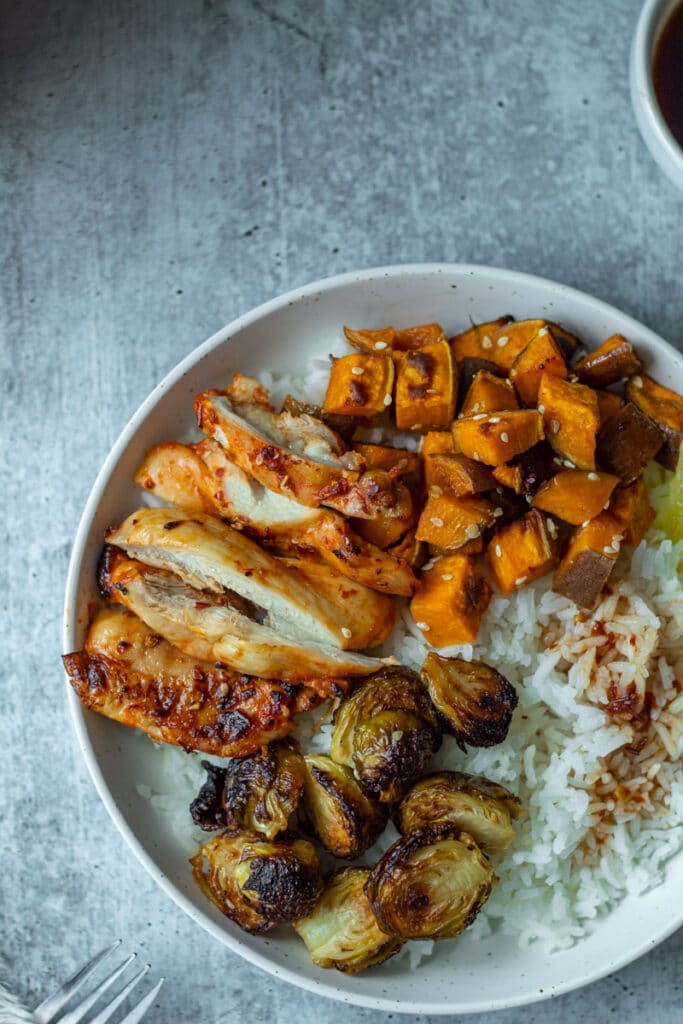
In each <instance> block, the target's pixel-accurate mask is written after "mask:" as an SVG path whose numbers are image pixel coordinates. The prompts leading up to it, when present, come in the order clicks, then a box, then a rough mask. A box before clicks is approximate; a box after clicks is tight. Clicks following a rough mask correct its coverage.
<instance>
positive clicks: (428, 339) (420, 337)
mask: <svg viewBox="0 0 683 1024" xmlns="http://www.w3.org/2000/svg"><path fill="white" fill-rule="evenodd" d="M439 341H446V335H445V334H444V333H443V327H442V326H441V324H417V326H415V327H403V328H401V329H400V330H398V331H396V335H395V337H394V348H395V349H399V350H401V351H404V352H405V351H407V350H408V349H413V348H424V346H425V345H433V344H435V343H436V342H439ZM446 344H448V342H447V341H446Z"/></svg>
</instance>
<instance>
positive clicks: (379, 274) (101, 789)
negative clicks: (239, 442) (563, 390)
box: [62, 263, 681, 1016]
mask: <svg viewBox="0 0 683 1024" xmlns="http://www.w3.org/2000/svg"><path fill="white" fill-rule="evenodd" d="M440 274H443V275H449V274H457V275H461V276H465V275H479V274H484V275H487V276H488V277H490V278H498V279H499V280H500V282H501V283H505V284H508V285H510V284H512V285H517V286H520V287H523V286H525V285H527V286H539V285H540V286H543V287H549V288H552V289H553V290H555V292H556V293H558V294H562V295H563V296H566V297H567V298H568V299H569V300H570V301H585V300H586V299H589V300H590V302H591V304H592V305H593V307H594V309H595V310H596V314H600V313H602V314H606V315H608V316H614V315H615V314H617V315H618V316H619V317H620V318H621V320H622V322H623V323H625V324H626V325H627V327H628V328H629V329H631V328H632V329H633V333H634V334H636V333H637V334H640V335H641V337H642V336H645V337H647V338H648V340H649V341H651V342H653V343H654V345H655V347H658V348H659V347H663V349H664V350H665V351H666V352H667V354H669V355H670V356H672V357H673V358H674V360H675V361H679V360H680V358H681V355H680V353H679V352H677V350H676V349H674V348H673V346H672V345H671V344H670V343H669V342H667V341H666V340H665V339H664V338H662V337H661V336H659V335H658V334H656V333H655V332H654V331H652V330H651V329H650V328H648V327H646V326H645V325H644V324H642V323H641V322H640V321H638V320H636V319H635V318H634V317H632V316H630V315H629V314H627V313H623V312H622V311H621V310H619V309H618V308H617V307H616V306H612V305H611V304H610V303H608V302H605V301H603V300H602V299H597V298H595V297H594V296H592V295H590V294H589V293H587V292H583V291H581V290H580V289H578V288H573V287H570V286H569V285H565V284H562V283H560V282H557V281H553V280H552V279H550V278H544V277H540V276H538V275H535V274H528V273H523V272H521V271H512V270H507V269H505V268H501V267H493V266H488V265H485V264H473V263H411V264H391V265H387V266H378V267H369V268H366V269H363V270H357V271H348V272H345V273H341V274H336V275H333V276H332V277H327V278H321V279H318V280H315V281H312V282H310V283H309V284H306V285H303V286H299V287H296V288H293V289H291V290H289V291H287V292H285V293H283V294H282V295H279V296H276V297H275V298H273V299H269V300H268V301H266V302H263V303H261V304H260V305H258V306H256V307H255V308H253V309H251V310H249V311H248V312H247V313H244V314H242V315H241V316H238V317H237V318H236V319H234V320H232V321H231V322H230V323H228V324H227V325H225V326H224V327H222V328H220V329H219V330H218V331H216V332H215V333H214V334H212V335H211V336H210V337H209V338H207V339H206V341H204V342H202V343H201V344H200V345H198V346H197V347H196V348H194V349H193V350H192V351H190V352H189V353H188V355H186V356H185V357H184V358H183V359H181V360H180V362H178V363H177V364H176V365H175V366H174V367H173V368H172V369H171V370H170V371H169V372H168V373H167V374H166V375H165V376H164V377H163V379H162V380H161V381H160V382H159V384H157V385H156V387H155V388H154V389H153V390H152V391H151V392H150V394H149V395H148V396H147V398H146V399H145V400H144V401H143V402H142V403H141V404H140V405H139V406H138V408H137V409H136V411H135V412H134V413H133V415H132V416H131V417H130V419H129V420H128V422H127V423H126V424H125V426H124V427H123V429H122V430H121V432H120V434H119V436H118V438H117V439H116V441H115V442H114V444H113V445H112V447H111V449H110V451H109V454H108V455H107V457H106V459H105V461H104V463H103V465H102V467H101V469H100V471H99V473H98V474H97V476H96V478H95V482H94V483H93V485H92V488H91V490H90V493H89V495H88V498H87V500H86V504H85V507H84V509H83V512H82V514H81V517H80V520H79V524H78V527H77V530H76V535H75V538H74V543H73V547H72V551H71V557H70V560H69V568H68V572H67V581H66V587H65V601H64V618H63V629H62V648H63V650H62V653H64V654H67V653H70V652H71V651H73V650H74V644H75V630H76V616H75V609H76V603H77V584H78V579H79V576H80V571H81V562H82V560H83V556H84V553H85V549H86V545H87V541H88V535H89V532H90V527H91V523H92V520H93V518H94V515H95V512H96V510H97V508H98V505H99V502H100V500H101V498H102V494H103V491H104V489H105V486H106V485H107V483H108V481H109V479H110V476H111V472H112V469H113V468H114V467H115V466H116V464H117V462H118V461H119V458H120V456H121V454H122V452H123V451H124V450H125V448H126V447H127V445H128V444H129V442H130V441H131V440H132V438H133V437H134V435H135V433H136V432H137V430H138V428H139V426H140V424H141V423H142V421H143V420H144V419H145V418H146V416H147V414H148V413H149V412H150V411H151V410H152V409H153V408H154V406H155V405H156V404H157V402H158V401H159V400H160V399H161V397H162V396H163V395H164V394H165V392H166V391H167V390H169V388H171V387H172V386H173V385H174V384H175V383H176V382H177V381H178V380H180V379H181V378H182V377H183V375H184V374H185V373H186V372H187V371H188V370H189V369H190V368H192V367H193V366H194V365H195V364H196V363H197V362H199V361H200V360H201V359H202V358H203V357H204V356H205V355H206V354H207V353H208V352H210V351H212V350H213V349H214V348H216V347H217V346H219V345H222V344H224V343H226V342H229V340H230V339H231V337H232V336H234V335H235V334H237V333H238V332H239V331H241V330H243V329H244V328H245V327H247V326H249V325H250V324H252V323H254V322H255V321H257V320H259V319H261V318H262V317H264V316H266V315H268V314H271V313H273V312H275V311H277V310H279V309H281V308H283V307H285V306H287V305H291V304H293V303H295V302H299V301H302V300H306V299H310V298H311V297H313V296H315V295H321V294H323V293H325V292H328V291H332V290H334V289H335V288H338V287H340V286H344V285H347V284H352V283H362V282H367V281H372V280H374V279H377V278H386V277H400V276H402V275H406V276H407V275H421V276H424V277H429V276H431V275H440ZM64 679H65V686H66V691H67V700H68V704H69V710H70V714H71V720H72V723H73V726H74V730H75V732H76V738H77V742H78V746H79V748H80V751H81V754H82V756H83V758H84V761H85V764H86V766H87V768H88V771H89V774H90V777H91V779H92V781H93V783H94V785H95V788H96V790H97V792H98V795H99V797H100V799H101V800H102V803H103V804H104V806H105V808H106V810H107V812H108V814H109V816H110V817H111V819H112V821H113V822H114V824H115V826H116V828H117V829H118V831H119V833H120V834H121V836H122V837H123V839H124V841H125V842H126V844H127V845H128V847H129V849H130V850H131V851H132V852H133V854H134V855H135V856H136V858H137V859H138V861H139V863H140V864H142V866H143V867H144V868H145V869H146V871H147V872H148V874H149V875H150V876H151V877H152V878H153V879H154V880H155V881H156V882H157V884H158V885H159V886H160V887H161V888H162V890H163V891H164V892H165V893H166V894H167V895H168V896H170V897H171V899H172V900H173V902H174V903H175V904H176V906H178V907H179V908H180V909H181V910H183V911H184V912H185V913H186V914H187V915H188V916H189V917H190V918H191V919H192V920H193V921H195V922H196V923H197V924H199V925H200V926H201V927H202V928H203V929H204V930H205V931H207V932H209V934H210V935H212V936H213V937H214V938H216V939H218V941H219V942H221V943H222V944H223V945H224V946H227V947H228V948H229V949H230V950H231V951H232V952H234V953H237V954H238V955H239V956H241V957H242V958H243V959H244V960H247V961H248V962H249V963H252V964H253V965H254V966H256V967H259V968H260V969H261V970H263V971H265V972H266V973H267V974H270V975H271V976H272V977H276V978H278V979H280V980H282V981H287V982H289V983H290V984H292V985H294V986H296V987H297V988H301V989H304V990H305V991H309V992H312V993H313V994H314V995H319V996H323V997H325V998H328V999H331V1000H335V1001H338V1002H341V1003H344V1004H347V1005H355V1006H360V1007H364V1008H366V1009H374V1010H381V1011H385V1012H393V1013H412V1014H417V1015H431V1016H447V1015H452V1014H453V1013H454V1009H453V1007H452V1006H448V1005H445V1004H444V1003H443V1002H438V1003H430V1002H425V1001H423V1000H420V1001H419V1002H415V1003H411V1004H409V1005H406V1003H405V1001H400V1000H394V999H391V998H390V997H384V996H370V995H366V994H364V993H362V992H356V993H351V994H350V993H348V992H343V991H341V990H339V989H335V987H334V984H333V983H332V979H330V980H326V979H322V978H321V979H320V980H317V979H311V978H308V977H304V976H302V975H300V974H299V973H298V972H297V971H296V970H294V969H292V968H289V967H286V966H280V965H277V964H274V963H273V962H272V961H271V960H270V959H269V958H268V957H267V956H266V955H264V954H262V953H259V952H258V951H256V950H253V949H251V948H249V947H247V946H245V945H243V944H242V942H241V941H240V939H239V937H234V936H232V935H231V934H229V933H228V932H226V931H225V930H223V929H222V928H221V927H220V926H219V925H218V924H217V923H215V922H214V921H212V920H211V919H210V918H209V917H208V916H207V915H206V914H204V913H202V912H201V911H200V910H199V909H198V908H197V907H195V906H194V904H193V903H192V902H191V901H190V900H189V899H188V898H187V897H186V896H185V895H184V894H183V893H182V892H181V891H180V890H179V889H178V888H177V887H176V886H175V884H174V883H173V882H172V881H171V880H170V879H169V878H168V877H167V876H166V875H165V874H164V873H163V871H162V870H161V869H160V868H159V866H158V865H157V864H156V862H155V861H154V859H153V858H152V856H151V855H150V854H149V853H148V852H147V851H146V850H145V848H144V847H143V845H142V843H141V841H140V840H139V839H138V838H137V836H136V834H135V833H134V832H133V830H132V828H131V827H130V826H129V825H128V823H127V821H126V820H125V818H124V816H123V813H122V811H121V810H120V809H119V807H118V805H117V803H116V802H115V800H114V797H113V795H112V793H111V791H110V790H109V788H108V786H107V783H106V781H105V779H104V775H103V773H102V770H101V768H100V765H99V763H98V760H97V757H96V755H95V750H94V748H93V746H92V745H91V743H90V741H89V737H88V733H87V729H86V710H85V709H84V708H83V706H82V704H81V702H80V701H79V699H78V697H77V696H76V694H75V693H74V691H73V690H72V688H71V687H70V686H69V684H68V677H67V676H66V673H65V675H64ZM679 927H680V922H678V921H674V922H673V923H672V922H671V921H669V922H668V923H667V924H666V925H665V926H664V927H662V929H661V930H660V931H659V932H658V933H657V934H656V936H655V938H654V939H653V937H652V936H651V935H650V936H647V937H644V938H642V939H641V940H640V942H639V943H638V944H637V945H636V947H635V948H632V949H631V950H630V951H629V952H628V953H627V954H624V955H622V956H620V957H616V958H614V959H611V960H610V959H607V960H605V961H602V962H601V963H600V964H599V965H596V966H595V968H594V969H593V970H592V971H590V972H589V973H588V974H584V975H583V976H582V977H581V978H579V979H578V980H577V979H575V978H572V979H569V980H567V981H566V982H559V983H557V984H555V985H554V986H553V988H552V990H550V991H543V990H539V989H535V990H534V991H533V992H532V993H526V994H523V995H522V994H520V995H519V996H513V997H504V998H501V999H498V1000H492V999H491V998H490V997H488V998H482V999H481V1000H480V1001H479V1002H478V1003H475V1004H470V1006H468V1008H467V1009H465V1010H462V1009H461V1010H458V1011H457V1012H458V1013H459V1014H462V1015H469V1014H473V1013H482V1012H491V1011H493V1010H498V1009H511V1008H514V1007H518V1006H527V1005H532V1004H533V1003H538V1002H543V1001H545V1000H548V999H551V998H555V997H556V996H559V995H563V994H565V993H568V992H571V991H574V990H576V989H579V988H583V987H585V986H586V985H589V984H592V983H593V982H595V981H598V980H600V979H601V978H604V977H605V976H607V975H608V974H611V973H613V972H614V971H616V970H619V969H620V968H622V967H625V966H627V965H628V964H630V963H633V962H634V961H635V960H637V959H639V958H640V957H641V956H643V955H644V954H645V953H647V952H649V951H651V950H652V949H653V948H654V947H655V946H657V945H659V944H660V943H661V942H663V941H664V940H666V939H667V938H669V936H670V935H672V934H673V933H674V932H675V931H677V930H678V928H679Z"/></svg>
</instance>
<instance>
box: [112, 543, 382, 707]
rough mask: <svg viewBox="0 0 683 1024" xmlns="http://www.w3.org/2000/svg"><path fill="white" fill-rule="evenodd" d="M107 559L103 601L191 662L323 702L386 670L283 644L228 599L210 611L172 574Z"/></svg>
mask: <svg viewBox="0 0 683 1024" xmlns="http://www.w3.org/2000/svg"><path fill="white" fill-rule="evenodd" d="M110 551H113V552H114V556H113V557H108V558H105V559H104V560H103V563H102V568H101V572H100V586H101V589H102V592H103V593H104V595H105V596H107V597H110V598H111V599H112V600H114V601H118V602H120V603H121V604H123V605H125V607H126V608H128V609H129V610H130V611H132V612H134V613H135V614H136V615H138V616H139V618H141V619H142V620H143V622H145V623H146V624H147V625H148V626H149V627H150V629H152V630H153V631H154V632H155V633H160V634H161V636H163V637H164V638H165V639H166V640H168V641H169V642H170V643H172V644H173V645H174V646H175V647H178V648H180V650H181V651H184V652H185V653H186V654H189V655H191V657H193V658H199V659H201V660H202V661H210V662H214V663H215V662H219V663H221V664H222V665H229V666H231V667H232V668H234V669H236V670H237V671H238V672H246V673H248V674H249V675H255V676H261V677H262V678H271V679H281V680H284V681H286V682H290V683H308V684H309V685H311V686H315V688H316V689H317V690H318V692H320V693H324V692H327V693H328V694H336V693H337V692H338V686H337V685H336V684H335V680H343V679H345V678H347V677H350V676H364V675H370V674H371V673H373V672H377V671H378V670H379V669H380V668H381V667H382V665H383V664H385V663H386V661H382V660H380V659H377V658H370V657H367V656H366V655H363V654H355V653H349V652H344V651H341V650H339V649H338V648H335V647H331V646H327V645H325V644H320V643H315V642H314V641H305V640H301V641H298V640H296V639H292V638H289V637H286V636H283V635H282V634H280V633H276V632H275V630H274V629H271V628H270V627H268V626H264V625H261V624H260V623H258V622H254V621H253V620H252V619H249V618H247V617H246V616H245V615H243V614H242V613H241V612H240V611H238V610H237V609H236V608H234V607H231V606H230V604H229V603H227V602H229V596H226V597H225V598H224V599H223V600H224V601H225V603H223V604H219V603H215V602H216V597H215V595H213V594H210V593H208V592H206V591H200V590H195V589H194V588H192V587H190V586H188V585H187V584H186V583H184V582H183V581H182V580H181V579H180V578H179V577H178V576H175V575H174V574H173V573H170V572H166V571H165V570H162V569H154V568H150V567H149V566H147V565H143V564H142V563H141V562H135V561H133V560H131V559H129V558H126V557H125V555H123V554H122V553H121V552H116V549H110ZM326 681H327V683H326Z"/></svg>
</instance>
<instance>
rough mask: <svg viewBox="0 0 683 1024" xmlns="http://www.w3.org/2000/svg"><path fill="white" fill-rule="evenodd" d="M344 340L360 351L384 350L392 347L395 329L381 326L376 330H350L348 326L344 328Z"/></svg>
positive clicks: (373, 351)
mask: <svg viewBox="0 0 683 1024" xmlns="http://www.w3.org/2000/svg"><path fill="white" fill-rule="evenodd" d="M344 334H345V335H346V340H347V341H348V343H349V344H350V345H353V347H354V348H357V349H358V350H359V351H360V352H369V353H375V352H384V351H386V350H387V349H392V348H393V347H394V340H395V338H396V331H395V330H394V328H393V327H382V328H380V330H378V331H366V330H363V331H352V330H351V328H350V327H345V328H344Z"/></svg>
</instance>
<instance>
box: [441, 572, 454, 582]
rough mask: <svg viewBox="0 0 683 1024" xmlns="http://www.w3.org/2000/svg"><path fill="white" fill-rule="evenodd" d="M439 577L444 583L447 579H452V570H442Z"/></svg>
mask: <svg viewBox="0 0 683 1024" xmlns="http://www.w3.org/2000/svg"><path fill="white" fill-rule="evenodd" d="M441 579H442V580H445V581H446V583H448V581H449V580H452V579H453V573H452V572H443V573H441Z"/></svg>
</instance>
